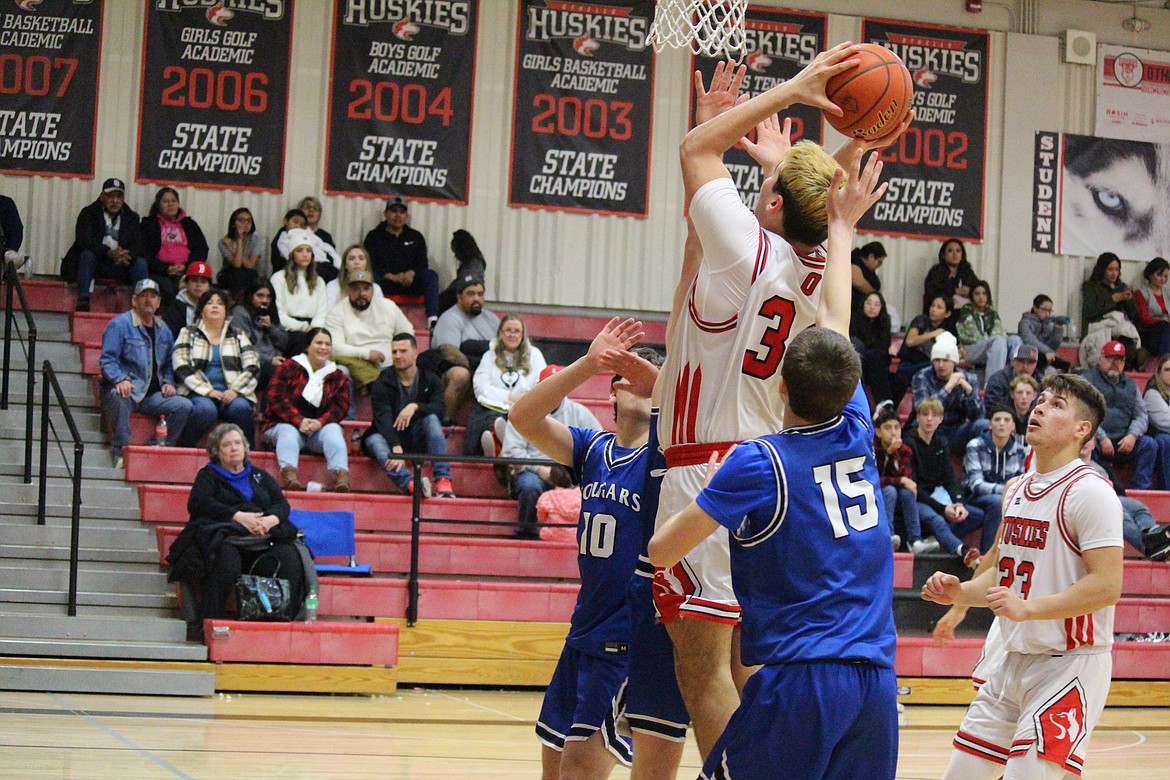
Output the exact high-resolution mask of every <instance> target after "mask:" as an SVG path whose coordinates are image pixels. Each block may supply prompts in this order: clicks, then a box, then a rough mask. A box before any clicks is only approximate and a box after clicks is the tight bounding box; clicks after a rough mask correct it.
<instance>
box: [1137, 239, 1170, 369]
mask: <svg viewBox="0 0 1170 780" xmlns="http://www.w3.org/2000/svg"><path fill="white" fill-rule="evenodd" d="M1142 277H1143V278H1145V280H1146V283H1145V284H1143V285H1142V286H1141V287H1140V288H1138V291H1137V295H1136V296H1134V302H1135V303H1136V304H1137V326H1138V334H1139V335H1140V336H1141V337H1142V345H1143V346H1145V348H1146V350H1147V351H1149V352H1150V353H1151V354H1154V355H1165V354H1167V353H1170V309H1168V308H1167V302H1166V299H1167V295H1166V282H1167V280H1170V263H1167V262H1166V260H1165V258H1162V257H1155V258H1154V259H1153V260H1151V261H1150V262H1148V263H1146V267H1145V269H1143V270H1142Z"/></svg>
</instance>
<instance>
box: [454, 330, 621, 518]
mask: <svg viewBox="0 0 1170 780" xmlns="http://www.w3.org/2000/svg"><path fill="white" fill-rule="evenodd" d="M508 321H509V318H508V317H505V318H504V322H508ZM501 326H502V325H501ZM533 349H536V348H535V347H533ZM542 362H543V358H542ZM481 365H483V364H481ZM561 368H562V367H561V366H542V367H541V370H540V373H539V374H538V375H537V380H536V381H538V382H539V381H542V380H544V379H547V378H549V377H550V376H552V375H553V374H555V373H556V372H558V371H560V370H561ZM531 387H532V385H529V386H528V387H525V389H524V391H523V392H520V393H518V394H517V396H516V397H517V400H518V399H519V396H521V395H523V394H524V392H527V391H528V389H530V388H531ZM548 416H549V417H551V418H553V419H554V420H556V421H557V422H560V423H562V424H563V425H566V426H569V427H572V428H584V429H586V430H594V431H600V430H602V426H601V423H600V422H598V421H597V418H596V417H594V416H593V412H591V411H589V410H588V409H586V408H585V407H584V406H582V405H581V404H579V403H577V402H576V401H574V400H572V399H570V398H565V399H563V400H562V401H561V402H560V404H558V405H557V408H556V409H554V410H553V411H552V412H550V413H549V414H548ZM468 429H469V430H470V426H468ZM493 454H495V453H493ZM500 455H501V456H502V457H505V458H545V457H548V456H547V455H545V454H544V453H543V452H541V451H540V450H539V449H537V447H536V446H535V445H534V444H532V442H530V441H528V440H527V439H525V438H524V437H523V436H521V435H520V432H519V431H517V430H516V427H515V426H514V425H512V424H511V423H508V424H507V425H506V426H505V432H504V443H503V448H502V449H501V451H500ZM510 482H511V493H512V497H513V498H515V499H516V502H517V515H516V536H517V537H518V538H520V539H539V538H540V525H539V522H538V520H537V517H536V502H537V500H538V499H539V498H540V495H541V494H542V493H544V492H545V491H546V490H551V489H552V488H554V487H561V485H558V484H557V483H556V482H555V481H554V477H553V472H552V467H551V466H530V465H524V466H513V467H512V469H511V480H510Z"/></svg>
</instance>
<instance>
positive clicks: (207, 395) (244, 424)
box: [171, 287, 260, 447]
mask: <svg viewBox="0 0 1170 780" xmlns="http://www.w3.org/2000/svg"><path fill="white" fill-rule="evenodd" d="M227 307H228V294H227V293H225V292H224V291H223V290H219V289H217V288H215V287H212V288H211V289H210V290H208V291H207V292H205V293H204V294H203V297H202V298H200V299H199V308H198V309H197V310H196V312H195V324H194V325H192V326H191V327H189V328H183V329H182V330H181V331H179V335H178V337H177V338H176V339H175V351H174V356H173V358H172V361H171V362H172V364H173V366H174V369H175V379H176V380H178V382H179V392H180V393H182V394H183V395H185V396H187V397H188V398H190V399H191V407H192V408H191V417H190V419H189V420H188V421H187V426H186V429H185V430H184V431H183V438H182V443H183V446H184V447H194V446H195V445H196V443H197V442H198V441H199V439H200V438H201V437H202V436H203V434H205V433H207V431H208V430H210V429H211V426H212V425H214V424H215V421H216V420H217V419H221V420H225V421H227V422H231V423H235V424H236V425H238V426H240V430H242V431H243V432H244V434H245V435H246V436H247V438H248V444H249V446H251V444H252V434H253V431H254V425H253V422H252V410H253V408H254V407H255V405H256V380H257V377H259V375H260V359H259V358H258V357H257V355H256V350H255V348H254V347H253V346H252V342H251V341H249V340H248V337H247V336H246V335H245V334H243V333H242V332H240V331H239V330H236V329H235V328H233V327H232V326H231V323H229V322H228V319H227Z"/></svg>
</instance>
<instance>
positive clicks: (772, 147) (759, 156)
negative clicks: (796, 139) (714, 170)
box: [742, 114, 792, 176]
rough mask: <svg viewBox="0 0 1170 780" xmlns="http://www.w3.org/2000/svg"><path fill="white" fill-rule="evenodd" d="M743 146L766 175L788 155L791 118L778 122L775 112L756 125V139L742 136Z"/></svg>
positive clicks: (790, 137) (790, 138)
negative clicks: (782, 122) (751, 139)
mask: <svg viewBox="0 0 1170 780" xmlns="http://www.w3.org/2000/svg"><path fill="white" fill-rule="evenodd" d="M742 143H743V148H744V150H745V151H746V152H747V153H748V154H749V155H751V158H752V159H753V160H755V161H756V162H757V163H759V164H760V167H761V168H763V169H764V173H765V175H766V176H770V175H771V174H772V170H773V169H774V168H775V167H776V166H777V165H779V164H780V162H781V161H782V160H783V159H784V158H785V157H787V156H788V151H789V150H790V149H791V148H792V119H791V117H789V118H786V119H785V120H784V124H783V125H781V124H780V117H779V116H777V115H776V114H773V115H772V116H770V117H768V118H767V119H765V120H764V121H763V122H760V123H759V124H758V125H756V140H755V143H752V142H751V141H749V140H748V138H747V136H744V138H743V142H742Z"/></svg>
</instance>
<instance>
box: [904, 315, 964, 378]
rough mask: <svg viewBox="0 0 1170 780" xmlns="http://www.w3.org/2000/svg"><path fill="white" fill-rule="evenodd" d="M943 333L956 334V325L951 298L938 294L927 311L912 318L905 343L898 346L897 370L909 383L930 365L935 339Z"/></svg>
mask: <svg viewBox="0 0 1170 780" xmlns="http://www.w3.org/2000/svg"><path fill="white" fill-rule="evenodd" d="M944 333H949V334H951V336H952V337H953V336H954V335H955V326H954V325H953V324H952V323H951V299H950V297H945V298H944V297H943V296H941V295H936V296H935V297H934V298H933V299H932V300H931V302H930V307H929V308H928V309H927V310H926V313H925V314H919V315H918V316H917V317H915V318H914V319H912V320H910V327H909V328H907V329H906V337H905V338H904V339H902V346H901V347H899V348H898V360H899V363H898V374H899V375H900V376H901V377H902V378H903V380H904V381H905V382H906V383H909V382H911V381H912V380H913V379H914V375H915V374H917V373H918V372H919V371H921V370H922V369H924V368H926V367H927V366H929V365H930V351H931V350H932V349H933V348H934V340H935V339H937V338H938V337H939V336H941V335H943V334H944Z"/></svg>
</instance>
